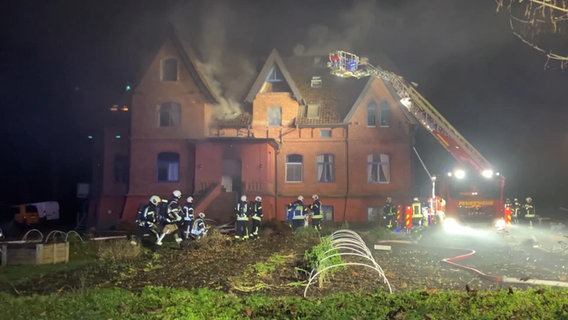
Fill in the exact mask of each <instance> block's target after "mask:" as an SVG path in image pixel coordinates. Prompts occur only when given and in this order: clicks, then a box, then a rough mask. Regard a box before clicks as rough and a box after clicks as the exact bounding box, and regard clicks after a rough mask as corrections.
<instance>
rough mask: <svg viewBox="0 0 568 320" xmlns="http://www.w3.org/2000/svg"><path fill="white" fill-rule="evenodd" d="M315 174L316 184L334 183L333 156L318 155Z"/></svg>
mask: <svg viewBox="0 0 568 320" xmlns="http://www.w3.org/2000/svg"><path fill="white" fill-rule="evenodd" d="M316 170H317V172H316V174H317V179H318V182H334V181H335V172H334V171H335V168H334V163H333V154H320V155H318V156H317V157H316Z"/></svg>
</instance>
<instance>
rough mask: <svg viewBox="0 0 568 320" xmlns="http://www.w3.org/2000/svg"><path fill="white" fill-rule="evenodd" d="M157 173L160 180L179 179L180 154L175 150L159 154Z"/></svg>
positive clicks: (175, 180)
mask: <svg viewBox="0 0 568 320" xmlns="http://www.w3.org/2000/svg"><path fill="white" fill-rule="evenodd" d="M156 174H157V179H158V182H177V181H179V154H177V153H175V152H162V153H160V154H158V163H157V172H156Z"/></svg>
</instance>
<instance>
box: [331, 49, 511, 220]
mask: <svg viewBox="0 0 568 320" xmlns="http://www.w3.org/2000/svg"><path fill="white" fill-rule="evenodd" d="M328 67H329V69H331V74H333V75H336V76H338V77H343V78H356V79H360V78H363V77H377V78H379V79H382V80H383V81H385V82H386V83H387V84H389V85H390V86H391V87H392V89H394V92H396V94H397V95H398V98H399V99H400V103H401V105H402V106H404V107H405V108H406V112H407V113H408V114H409V115H411V116H412V117H413V118H414V119H415V120H416V122H418V123H420V124H421V125H422V127H424V129H426V131H428V132H429V133H430V134H431V135H432V136H433V137H434V138H435V139H436V140H437V141H438V142H439V143H440V144H441V145H442V146H443V147H444V149H446V150H447V151H448V152H449V153H450V154H451V155H452V156H453V157H454V158H455V159H456V161H457V164H458V166H459V168H458V167H456V169H455V170H453V171H452V172H448V173H447V174H443V175H441V176H439V177H436V176H431V179H432V183H433V185H434V186H435V187H433V190H432V193H433V194H432V197H431V199H430V208H431V209H433V210H432V211H433V212H436V211H438V212H439V211H445V212H444V213H443V214H444V215H445V217H446V218H454V219H456V220H458V221H459V222H460V223H466V224H467V223H494V222H496V221H497V220H501V221H502V222H503V221H504V222H505V223H507V222H508V221H507V220H509V219H507V217H506V216H504V210H503V208H504V203H503V192H504V186H505V178H504V177H503V176H502V175H500V174H499V173H497V172H495V171H494V170H493V166H492V165H491V164H490V163H489V161H487V159H485V157H483V155H481V153H479V151H477V149H475V147H473V146H472V145H471V144H470V143H469V142H468V141H467V140H466V139H465V138H464V137H463V136H462V135H461V134H460V133H459V132H458V131H457V130H456V129H455V128H454V127H453V126H452V125H451V124H450V123H449V122H448V121H447V120H446V119H445V118H444V117H443V116H442V115H441V114H440V113H439V112H438V111H437V110H436V109H435V108H434V107H433V106H432V105H431V104H430V103H429V102H428V100H426V99H425V98H424V97H423V96H422V95H421V94H420V93H419V92H418V91H417V90H416V89H415V85H414V84H412V83H408V82H407V81H405V80H404V78H403V77H401V76H399V75H397V74H395V73H393V72H390V71H387V70H383V69H382V68H380V67H377V66H373V65H371V64H370V63H369V61H368V59H366V58H360V57H359V56H357V55H355V54H353V53H349V52H346V51H335V52H332V53H330V54H329V62H328ZM436 187H437V188H436ZM436 191H437V193H438V194H437V195H435V194H434V193H435V192H436Z"/></svg>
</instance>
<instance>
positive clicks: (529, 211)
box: [523, 197, 536, 228]
mask: <svg viewBox="0 0 568 320" xmlns="http://www.w3.org/2000/svg"><path fill="white" fill-rule="evenodd" d="M523 213H524V218H525V221H526V222H527V224H528V225H529V227H531V228H532V226H533V225H534V221H535V219H536V212H535V209H534V204H533V200H532V198H531V197H527V198H526V199H525V204H524V205H523Z"/></svg>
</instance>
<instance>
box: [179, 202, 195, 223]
mask: <svg viewBox="0 0 568 320" xmlns="http://www.w3.org/2000/svg"><path fill="white" fill-rule="evenodd" d="M182 210H183V214H182V218H183V220H184V221H190V222H192V223H193V220H194V219H195V215H194V209H193V204H192V203H187V204H185V205H184V206H183V209H182Z"/></svg>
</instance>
